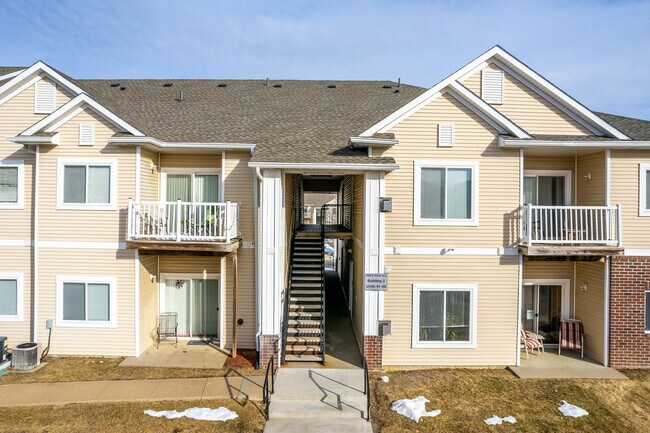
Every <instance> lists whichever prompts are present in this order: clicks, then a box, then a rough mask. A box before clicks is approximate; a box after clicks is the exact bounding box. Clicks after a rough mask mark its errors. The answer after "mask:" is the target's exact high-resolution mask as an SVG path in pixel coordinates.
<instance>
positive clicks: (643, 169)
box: [639, 164, 650, 216]
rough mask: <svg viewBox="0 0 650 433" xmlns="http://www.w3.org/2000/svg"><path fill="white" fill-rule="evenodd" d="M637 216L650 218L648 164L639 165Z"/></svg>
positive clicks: (649, 176) (649, 173) (649, 165)
mask: <svg viewBox="0 0 650 433" xmlns="http://www.w3.org/2000/svg"><path fill="white" fill-rule="evenodd" d="M639 193H640V194H639V216H650V164H639Z"/></svg>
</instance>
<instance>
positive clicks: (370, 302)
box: [363, 171, 385, 336]
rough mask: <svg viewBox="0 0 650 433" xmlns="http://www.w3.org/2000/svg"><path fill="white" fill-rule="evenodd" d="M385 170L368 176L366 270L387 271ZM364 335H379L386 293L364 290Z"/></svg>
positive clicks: (365, 229)
mask: <svg viewBox="0 0 650 433" xmlns="http://www.w3.org/2000/svg"><path fill="white" fill-rule="evenodd" d="M384 187H385V186H384V172H378V171H372V172H370V171H369V172H366V175H365V190H364V192H365V197H364V215H363V217H364V233H363V243H364V246H363V267H364V272H365V273H383V272H384V237H385V233H384V232H385V230H384V224H385V223H384V221H385V216H384V214H383V213H379V197H381V196H383V195H384ZM363 299H364V305H363V335H364V336H368V335H378V331H379V329H378V328H379V327H378V323H377V321H378V320H383V319H384V292H377V291H365V292H364V296H363Z"/></svg>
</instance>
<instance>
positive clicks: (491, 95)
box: [481, 69, 504, 104]
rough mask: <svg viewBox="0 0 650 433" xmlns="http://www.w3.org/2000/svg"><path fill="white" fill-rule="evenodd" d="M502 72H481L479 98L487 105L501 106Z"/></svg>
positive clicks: (502, 96)
mask: <svg viewBox="0 0 650 433" xmlns="http://www.w3.org/2000/svg"><path fill="white" fill-rule="evenodd" d="M503 78H504V75H503V71H494V70H489V69H483V71H481V98H483V100H484V101H485V102H487V103H489V104H503V100H504V95H503V94H504V91H503V81H504V80H503Z"/></svg>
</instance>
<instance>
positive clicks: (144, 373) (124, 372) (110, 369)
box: [0, 356, 264, 385]
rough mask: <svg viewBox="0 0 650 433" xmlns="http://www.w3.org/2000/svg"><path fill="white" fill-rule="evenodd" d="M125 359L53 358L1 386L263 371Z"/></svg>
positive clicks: (3, 380)
mask: <svg viewBox="0 0 650 433" xmlns="http://www.w3.org/2000/svg"><path fill="white" fill-rule="evenodd" d="M122 360H124V358H98V357H53V356H48V357H47V358H46V359H45V362H47V363H48V364H47V365H46V366H44V367H43V368H41V369H40V370H38V371H36V372H34V373H10V374H7V375H5V376H1V377H0V385H8V384H11V383H42V382H80V381H86V380H140V379H172V378H173V379H185V378H195V377H219V376H225V375H227V374H229V373H230V374H232V371H233V370H234V371H236V372H237V373H238V374H241V375H243V376H256V375H263V374H264V371H263V370H255V369H253V368H250V367H237V366H228V365H226V366H225V367H224V368H222V369H198V368H153V367H118V366H119V364H120V362H122Z"/></svg>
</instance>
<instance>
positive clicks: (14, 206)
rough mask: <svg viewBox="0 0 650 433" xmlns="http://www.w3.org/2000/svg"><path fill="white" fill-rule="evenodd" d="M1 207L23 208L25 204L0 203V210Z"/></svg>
mask: <svg viewBox="0 0 650 433" xmlns="http://www.w3.org/2000/svg"><path fill="white" fill-rule="evenodd" d="M2 209H12V210H23V209H25V206H24V205H23V204H22V203H0V210H2Z"/></svg>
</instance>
